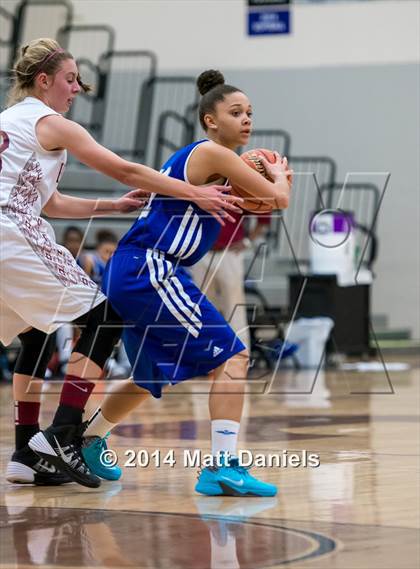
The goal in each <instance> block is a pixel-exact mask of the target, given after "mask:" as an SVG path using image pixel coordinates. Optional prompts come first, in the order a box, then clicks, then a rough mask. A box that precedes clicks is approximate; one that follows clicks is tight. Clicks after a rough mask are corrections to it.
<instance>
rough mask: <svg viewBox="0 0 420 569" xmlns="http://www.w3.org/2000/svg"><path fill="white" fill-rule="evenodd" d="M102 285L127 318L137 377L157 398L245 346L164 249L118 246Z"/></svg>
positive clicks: (128, 345)
mask: <svg viewBox="0 0 420 569" xmlns="http://www.w3.org/2000/svg"><path fill="white" fill-rule="evenodd" d="M102 290H103V291H104V293H105V294H106V296H107V297H108V299H109V301H110V302H111V304H112V306H113V307H114V309H115V310H116V311H117V312H118V313H119V314H120V316H121V317H122V319H123V320H124V333H123V341H124V345H125V348H126V351H127V355H128V358H129V360H130V363H131V365H132V368H133V378H134V381H135V383H136V384H137V385H139V386H140V387H143V388H144V389H147V390H149V391H150V392H151V394H152V395H153V396H154V397H161V395H162V387H163V386H165V385H168V384H175V383H179V382H180V381H184V380H186V379H190V378H193V377H197V376H200V375H205V374H207V373H208V372H210V371H211V370H213V369H216V368H217V367H219V366H220V365H222V364H223V363H224V362H225V361H227V360H228V359H230V358H231V357H232V356H234V355H235V354H237V353H239V352H242V351H243V350H245V349H246V348H245V346H244V344H243V343H242V342H241V340H240V339H239V338H238V337H237V336H236V334H235V332H234V331H233V330H232V328H231V327H230V326H229V324H228V323H227V322H226V320H225V319H224V318H223V316H222V315H221V314H220V313H219V312H218V310H217V309H216V308H215V307H214V306H213V305H212V304H211V303H210V302H209V301H208V299H207V298H206V296H205V295H204V294H203V293H202V292H201V291H200V289H199V288H198V287H197V286H196V285H195V283H194V282H193V280H192V279H191V277H190V276H189V274H188V273H187V272H186V271H185V269H183V267H182V266H180V265H177V264H176V260H175V259H174V258H169V257H168V256H167V255H166V256H165V254H164V253H163V252H161V251H158V250H155V249H139V248H131V247H124V248H119V249H117V251H116V252H115V253H114V255H113V256H112V258H111V259H110V261H109V263H108V265H107V267H106V269H105V273H104V278H103V282H102Z"/></svg>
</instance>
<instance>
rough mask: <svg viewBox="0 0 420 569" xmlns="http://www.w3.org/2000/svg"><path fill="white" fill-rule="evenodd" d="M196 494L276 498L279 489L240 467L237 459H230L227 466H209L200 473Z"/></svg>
mask: <svg viewBox="0 0 420 569" xmlns="http://www.w3.org/2000/svg"><path fill="white" fill-rule="evenodd" d="M195 490H196V492H199V493H200V494H205V495H206V496H259V497H265V496H275V495H276V494H277V488H276V487H275V486H274V484H268V483H267V482H262V481H261V480H257V479H256V478H254V477H253V476H251V474H250V473H249V469H248V468H245V467H244V466H240V464H239V460H238V459H237V458H231V459H229V462H228V465H227V466H219V467H218V466H208V467H206V468H204V469H203V470H201V471H199V476H198V482H197V484H196V486H195Z"/></svg>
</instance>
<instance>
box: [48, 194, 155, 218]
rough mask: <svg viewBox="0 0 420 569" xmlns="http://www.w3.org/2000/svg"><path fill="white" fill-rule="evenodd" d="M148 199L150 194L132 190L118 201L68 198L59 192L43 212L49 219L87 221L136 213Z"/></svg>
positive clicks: (49, 201) (52, 197) (53, 196)
mask: <svg viewBox="0 0 420 569" xmlns="http://www.w3.org/2000/svg"><path fill="white" fill-rule="evenodd" d="M148 197H149V194H148V193H147V192H144V191H143V190H132V191H131V192H128V193H127V194H125V195H123V196H122V197H121V198H118V199H116V200H105V199H96V200H93V199H86V198H76V197H74V196H66V195H65V194H61V193H60V192H59V191H58V190H57V191H55V192H54V193H53V195H52V196H51V198H50V199H49V200H48V202H47V203H46V204H45V206H44V208H43V211H44V213H45V214H46V215H48V217H55V218H61V219H86V218H91V217H99V216H104V215H114V214H116V213H130V212H132V211H136V210H137V209H139V208H141V207H143V206H144V205H145V204H146V203H147V199H148Z"/></svg>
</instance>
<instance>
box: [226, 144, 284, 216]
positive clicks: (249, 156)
mask: <svg viewBox="0 0 420 569" xmlns="http://www.w3.org/2000/svg"><path fill="white" fill-rule="evenodd" d="M261 156H262V157H264V158H265V159H266V160H268V161H269V162H271V163H272V164H273V163H274V162H275V161H276V156H275V154H274V152H273V151H271V150H266V149H265V148H255V149H254V150H247V151H246V152H244V153H243V154H241V158H242V160H243V161H244V162H245V163H246V164H247V165H248V166H250V167H251V168H253V169H254V170H255V171H256V172H258V173H259V174H261V176H264V177H265V178H267V180H270V182H271V181H272V180H271V178H270V177H269V176H268V175H267V172H266V171H265V168H264V165H263V163H262V161H261V159H260V158H261ZM232 194H234V195H236V196H240V197H241V198H243V199H244V200H245V201H244V203H243V204H241V205H240V207H241V208H242V209H244V210H246V211H249V212H251V213H269V212H271V211H272V210H273V209H275V208H276V204H275V203H273V202H267V201H264V200H260V199H258V198H255V197H251V195H250V194H249V192H247V191H246V190H244V189H243V188H241V187H240V186H236V185H234V184H232Z"/></svg>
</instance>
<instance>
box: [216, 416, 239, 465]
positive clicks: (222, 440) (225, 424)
mask: <svg viewBox="0 0 420 569" xmlns="http://www.w3.org/2000/svg"><path fill="white" fill-rule="evenodd" d="M239 427H240V424H239V423H237V422H236V421H230V420H229V419H215V420H214V421H212V422H211V452H212V454H213V456H217V455H218V454H219V453H221V452H226V453H229V455H230V456H236V446H237V444H238V434H239Z"/></svg>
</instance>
